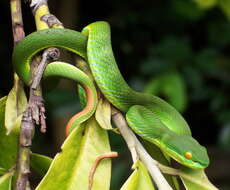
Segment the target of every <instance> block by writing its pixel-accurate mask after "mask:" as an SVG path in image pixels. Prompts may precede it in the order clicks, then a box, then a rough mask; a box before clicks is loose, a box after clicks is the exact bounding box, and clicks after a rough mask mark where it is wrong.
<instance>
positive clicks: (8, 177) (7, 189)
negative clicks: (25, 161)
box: [0, 172, 14, 190]
mask: <svg viewBox="0 0 230 190" xmlns="http://www.w3.org/2000/svg"><path fill="white" fill-rule="evenodd" d="M13 174H14V172H9V173H6V174H5V175H3V176H1V177H0V189H1V190H11V181H12V177H13Z"/></svg>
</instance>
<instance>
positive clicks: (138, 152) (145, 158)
mask: <svg viewBox="0 0 230 190" xmlns="http://www.w3.org/2000/svg"><path fill="white" fill-rule="evenodd" d="M112 120H113V122H114V123H115V125H116V126H117V127H118V128H119V130H120V133H121V135H122V136H123V138H124V139H125V141H126V143H127V145H128V148H129V150H130V152H131V154H132V158H133V160H134V161H135V160H136V159H137V158H138V157H139V158H140V160H141V161H142V162H143V163H144V164H145V166H146V168H147V169H148V171H149V173H150V175H151V176H152V179H153V180H154V182H155V183H156V185H157V187H158V188H159V190H173V189H172V188H171V187H170V185H169V184H168V182H167V181H166V179H165V178H164V176H163V174H162V173H161V171H160V170H159V168H158V162H157V161H156V160H154V159H153V158H152V157H151V156H150V155H149V154H148V152H147V151H146V150H145V148H144V147H143V146H142V144H141V143H140V142H139V140H138V139H137V137H136V136H135V134H134V133H133V132H132V131H131V129H130V128H129V127H128V124H127V122H126V119H125V118H124V117H123V115H122V114H121V112H119V111H118V110H117V109H115V108H113V114H112ZM134 152H135V153H134Z"/></svg>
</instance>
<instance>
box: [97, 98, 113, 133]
mask: <svg viewBox="0 0 230 190" xmlns="http://www.w3.org/2000/svg"><path fill="white" fill-rule="evenodd" d="M95 117H96V120H97V122H98V123H99V125H100V126H101V127H102V128H103V129H105V130H113V127H112V125H111V107H110V103H109V102H108V101H107V100H106V99H102V98H101V99H100V100H99V102H98V105H97V110H96V114H95Z"/></svg>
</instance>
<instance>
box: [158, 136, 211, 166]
mask: <svg viewBox="0 0 230 190" xmlns="http://www.w3.org/2000/svg"><path fill="white" fill-rule="evenodd" d="M162 140H163V141H164V144H165V145H167V146H166V147H163V148H162V150H164V151H165V152H166V154H169V155H170V156H171V157H172V158H173V159H175V160H176V161H177V162H179V163H181V164H182V165H185V166H188V167H190V168H194V169H202V168H206V167H207V166H208V165H209V157H208V153H207V150H206V148H205V147H203V146H202V145H200V144H199V143H198V142H197V141H196V140H195V139H194V138H193V137H192V136H187V135H173V136H171V135H170V136H165V137H164V138H163V139H162Z"/></svg>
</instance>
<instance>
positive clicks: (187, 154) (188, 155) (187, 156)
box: [184, 152, 192, 159]
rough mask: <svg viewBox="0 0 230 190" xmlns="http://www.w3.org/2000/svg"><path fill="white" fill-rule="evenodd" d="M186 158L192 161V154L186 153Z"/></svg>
mask: <svg viewBox="0 0 230 190" xmlns="http://www.w3.org/2000/svg"><path fill="white" fill-rule="evenodd" d="M184 155H185V158H187V159H191V158H192V153H191V152H185V154H184Z"/></svg>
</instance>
